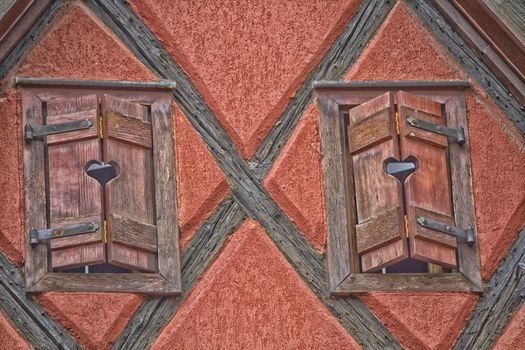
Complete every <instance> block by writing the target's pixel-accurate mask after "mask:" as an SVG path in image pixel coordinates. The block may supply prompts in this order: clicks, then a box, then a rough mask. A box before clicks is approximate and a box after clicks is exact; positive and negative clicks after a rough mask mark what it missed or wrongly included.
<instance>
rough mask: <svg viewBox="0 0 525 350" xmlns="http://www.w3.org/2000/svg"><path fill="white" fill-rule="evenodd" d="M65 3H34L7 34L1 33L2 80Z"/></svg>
mask: <svg viewBox="0 0 525 350" xmlns="http://www.w3.org/2000/svg"><path fill="white" fill-rule="evenodd" d="M63 3H64V0H56V1H50V0H41V1H40V0H39V1H34V2H33V3H32V4H30V5H29V7H28V8H27V9H26V10H25V12H24V13H23V14H22V15H21V17H20V18H17V19H16V20H13V23H11V24H9V28H6V29H5V30H6V31H5V33H1V32H0V36H1V37H2V39H1V40H0V79H3V78H4V76H5V75H6V74H7V72H9V70H10V69H11V68H12V67H13V66H14V65H15V64H16V63H17V62H18V61H19V59H20V58H21V57H22V55H23V54H24V53H25V52H26V50H27V49H28V48H29V47H30V46H31V44H32V43H33V42H34V41H35V40H37V39H38V38H39V36H40V33H41V32H42V30H43V29H44V27H45V26H46V25H47V24H48V23H49V22H50V21H51V19H52V18H53V17H54V15H55V14H56V13H57V11H58V9H60V8H61V6H62V4H63ZM6 26H7V24H6Z"/></svg>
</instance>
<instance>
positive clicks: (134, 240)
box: [109, 214, 157, 253]
mask: <svg viewBox="0 0 525 350" xmlns="http://www.w3.org/2000/svg"><path fill="white" fill-rule="evenodd" d="M109 227H110V235H111V239H112V240H113V241H116V242H120V243H123V244H126V245H129V246H132V247H138V248H141V249H144V250H147V251H150V252H154V253H155V252H157V228H156V227H155V226H154V225H149V224H145V223H143V222H138V221H135V220H132V219H130V218H125V217H122V216H120V215H117V214H111V220H110V223H109Z"/></svg>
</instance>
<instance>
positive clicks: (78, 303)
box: [38, 292, 143, 349]
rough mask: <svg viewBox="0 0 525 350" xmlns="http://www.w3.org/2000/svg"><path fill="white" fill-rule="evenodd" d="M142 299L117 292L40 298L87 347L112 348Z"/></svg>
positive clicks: (48, 294) (60, 294)
mask: <svg viewBox="0 0 525 350" xmlns="http://www.w3.org/2000/svg"><path fill="white" fill-rule="evenodd" d="M142 300H143V298H142V297H141V296H138V295H135V294H117V293H56V292H52V293H45V294H42V295H40V296H39V297H38V301H39V302H40V303H41V304H42V306H43V307H44V308H45V309H46V310H47V312H49V314H50V315H51V316H53V318H55V319H56V320H57V321H59V322H60V323H62V324H63V325H64V327H66V328H67V329H68V330H69V331H70V332H71V333H72V334H73V335H74V336H75V337H76V338H77V339H78V340H79V342H80V343H81V344H82V346H84V347H85V348H86V349H109V348H110V347H111V345H112V343H113V341H114V340H115V339H116V338H117V337H118V335H119V334H120V333H121V332H122V330H123V329H124V327H125V326H126V324H127V323H128V321H129V319H130V317H131V316H132V315H133V313H134V312H135V310H136V309H137V308H138V307H139V305H140V303H141V302H142Z"/></svg>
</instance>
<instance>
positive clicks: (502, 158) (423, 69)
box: [345, 2, 525, 279]
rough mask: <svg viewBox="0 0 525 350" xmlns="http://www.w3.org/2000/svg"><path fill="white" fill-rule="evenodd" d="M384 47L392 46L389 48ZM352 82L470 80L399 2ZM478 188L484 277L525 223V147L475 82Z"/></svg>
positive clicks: (472, 109)
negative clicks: (524, 174) (524, 175)
mask: <svg viewBox="0 0 525 350" xmlns="http://www.w3.org/2000/svg"><path fill="white" fill-rule="evenodd" d="M385 48H389V50H386V49H385ZM345 78H346V79H347V80H391V79H399V80H408V79H466V78H468V76H467V75H466V74H465V73H464V72H462V71H461V69H460V68H459V67H458V66H457V63H456V62H454V61H453V58H452V57H450V55H449V54H448V53H447V52H446V51H445V49H444V48H443V47H442V46H441V45H440V44H439V43H438V42H437V41H436V40H435V39H434V38H433V37H432V35H431V34H430V33H429V32H428V30H427V29H426V28H424V27H423V25H422V23H421V21H420V20H419V19H418V18H417V15H415V14H414V13H413V12H412V11H411V10H410V9H408V8H407V6H406V5H405V4H404V3H403V2H400V3H399V4H398V5H396V7H395V8H394V9H393V10H392V12H391V13H390V14H389V16H388V17H387V20H386V21H385V23H383V25H382V26H381V28H380V29H379V31H378V33H377V34H376V36H375V37H374V38H373V40H372V41H371V42H370V43H369V45H368V46H367V48H366V49H365V51H364V52H363V54H362V55H361V57H360V58H359V60H358V61H357V63H356V64H355V65H354V66H353V67H352V68H351V69H350V70H349V72H348V73H347V74H346V77H345ZM467 109H468V118H469V130H470V142H471V159H472V175H473V190H474V200H475V206H476V220H477V226H478V227H477V229H478V236H479V245H480V258H481V266H482V273H483V278H484V279H488V278H489V277H490V274H491V273H492V272H493V271H494V269H495V268H496V267H497V265H498V264H499V262H500V261H501V259H502V258H503V256H504V255H505V253H506V251H507V248H508V247H509V245H510V244H511V243H512V241H513V240H514V239H515V238H516V236H517V233H518V232H519V229H520V228H521V227H522V226H523V224H524V223H525V178H524V177H523V173H524V171H525V151H524V149H525V146H524V145H525V143H524V140H523V137H522V136H521V135H518V133H517V132H516V131H515V128H514V127H513V126H512V125H510V123H506V122H503V119H505V117H503V116H501V112H500V111H499V109H498V108H497V107H496V106H495V105H494V104H493V103H492V102H491V101H490V100H489V98H488V97H487V96H486V95H485V93H484V92H483V91H482V90H481V88H479V87H478V86H477V85H476V84H475V83H474V84H473V86H472V89H471V90H470V92H469V93H468V98H467Z"/></svg>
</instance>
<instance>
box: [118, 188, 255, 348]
mask: <svg viewBox="0 0 525 350" xmlns="http://www.w3.org/2000/svg"><path fill="white" fill-rule="evenodd" d="M245 218H246V216H245V215H244V213H243V211H242V210H241V208H240V207H239V205H238V204H237V203H235V201H234V200H232V199H231V198H229V197H228V198H226V199H225V200H224V201H223V202H222V203H221V204H220V205H219V207H218V208H217V210H216V211H215V212H214V213H212V214H211V215H210V217H209V218H208V219H207V220H206V221H205V222H204V223H203V225H202V226H201V227H200V229H199V230H198V231H197V233H196V234H195V236H194V237H193V238H192V240H191V241H190V243H189V244H188V246H187V247H186V249H185V250H184V253H183V255H182V283H183V294H182V295H181V296H180V297H178V298H158V297H157V298H146V300H145V301H144V302H143V303H142V305H141V306H140V308H139V309H138V310H137V312H135V315H134V317H133V318H132V319H131V320H130V322H129V323H128V325H127V327H126V328H125V329H124V331H123V332H122V334H121V335H120V336H119V338H118V339H117V340H116V342H115V344H114V346H113V349H146V348H148V347H149V346H151V344H152V343H153V342H154V341H155V339H156V338H157V335H158V333H159V332H160V330H161V329H162V328H163V327H164V326H165V325H166V323H167V322H169V320H170V319H171V318H172V316H173V314H174V313H175V312H176V311H177V309H178V308H179V306H180V305H181V304H182V302H183V301H184V300H185V299H186V297H187V296H188V294H189V293H190V292H191V289H192V287H193V286H194V285H195V283H196V282H197V280H198V279H199V277H200V276H201V274H202V273H203V272H204V271H205V270H206V268H207V267H208V265H209V264H210V263H211V262H212V261H213V259H214V258H215V257H216V256H217V254H218V252H219V251H220V249H221V247H222V245H223V243H224V241H225V240H226V237H227V236H228V235H229V234H231V233H232V232H233V231H234V230H235V228H237V227H238V226H239V225H240V224H241V223H242V222H243V221H244V220H245Z"/></svg>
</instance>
